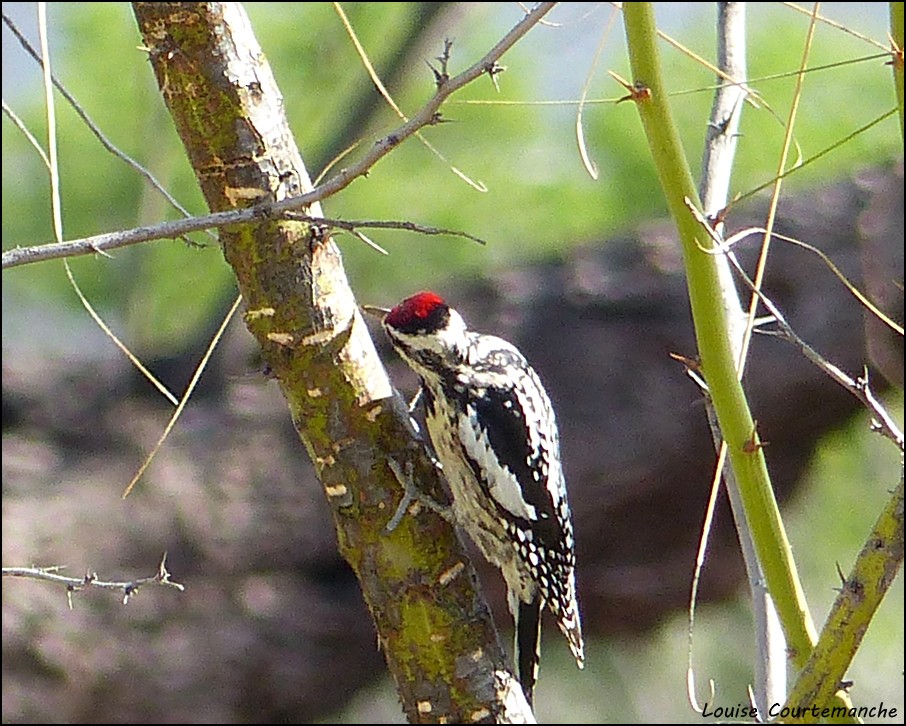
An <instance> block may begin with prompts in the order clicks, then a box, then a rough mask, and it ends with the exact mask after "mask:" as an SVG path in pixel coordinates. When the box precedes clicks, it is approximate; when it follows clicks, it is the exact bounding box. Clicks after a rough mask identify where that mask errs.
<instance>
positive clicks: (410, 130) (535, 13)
mask: <svg viewBox="0 0 906 726" xmlns="http://www.w3.org/2000/svg"><path fill="white" fill-rule="evenodd" d="M556 4H557V3H552V2H548V3H539V4H538V5H537V6H535V7H534V8H533V9H532V10H531V11H530V12H529V13H528V14H527V15H526V16H525V17H524V18H522V20H520V21H519V22H518V23H516V25H515V26H514V27H513V28H512V29H511V30H510V31H509V32H508V33H507V34H506V35H504V36H503V38H501V39H500V41H499V42H498V43H497V44H496V45H495V46H494V47H493V48H491V50H490V51H488V52H487V53H486V54H485V55H484V56H483V57H482V58H481V59H480V60H479V61H477V62H476V63H474V64H472V65H471V66H469V68H467V69H466V70H465V71H463V72H462V73H460V74H459V75H457V76H454V77H453V78H450V79H449V80H446V81H445V82H444V83H442V84H439V85H438V86H437V90H436V91H435V93H434V95H433V96H432V97H431V99H430V100H429V101H428V102H427V103H426V104H425V105H424V106H423V107H422V109H421V110H420V111H419V112H418V113H417V114H415V116H413V117H412V118H411V119H410V120H409V121H407V122H406V123H404V124H403V125H402V126H400V127H399V128H397V129H396V130H395V131H393V132H392V133H390V134H388V135H386V136H384V137H383V138H381V139H378V141H376V142H375V143H374V144H373V145H372V147H371V149H369V151H368V152H367V153H366V154H365V155H364V156H363V157H362V158H361V159H359V161H357V162H356V163H355V164H352V165H351V166H349V167H347V168H345V169H341V170H340V171H338V172H337V173H336V174H334V175H333V176H332V177H330V179H328V180H327V181H326V182H324V183H323V184H321V185H319V186H317V187H315V188H314V189H313V190H312V191H310V192H307V193H305V194H300V195H298V196H294V197H288V198H286V199H283V200H281V201H278V202H266V203H263V204H260V205H258V206H255V207H249V208H246V209H237V210H231V211H228V212H218V213H215V214H209V215H205V216H202V217H194V218H190V219H185V220H178V221H174V222H164V223H162V224H156V225H149V226H145V227H137V228H134V229H131V230H124V231H120V232H109V233H106V234H100V235H95V236H92V237H85V238H83V239H79V240H70V241H67V242H60V243H54V244H46V245H39V246H36V247H19V248H17V249H12V250H8V251H6V252H4V253H3V257H2V267H3V269H6V268H7V267H17V266H19V265H27V264H29V263H32V262H39V261H42V260H49V259H55V258H60V257H76V256H78V255H88V254H93V253H96V252H101V251H102V250H111V249H116V248H118V247H126V246H128V245H133V244H138V243H139V242H150V241H152V240H158V239H173V238H175V237H180V236H182V235H184V234H188V233H189V232H197V231H199V230H203V229H210V228H212V227H223V226H226V225H230V224H240V223H245V222H252V221H260V220H263V219H268V218H271V217H274V216H275V215H278V214H282V213H283V212H287V211H291V210H297V209H301V208H304V207H308V206H311V205H312V204H314V203H316V202H320V201H322V200H324V199H327V198H328V197H331V196H333V195H334V194H336V193H337V192H339V191H341V190H343V189H345V188H346V187H347V186H349V185H350V184H351V183H352V182H353V181H355V180H356V179H358V178H359V177H361V176H365V175H366V174H367V173H368V172H369V170H370V169H371V168H372V167H373V166H374V165H375V164H377V162H378V161H380V160H381V159H382V158H383V157H384V156H386V155H387V154H388V153H390V151H392V150H393V149H394V148H396V147H397V146H399V145H400V144H401V143H402V142H403V141H405V140H406V139H408V138H409V137H410V136H413V135H414V134H415V133H416V132H417V131H419V130H420V129H423V128H425V127H426V126H434V125H437V124H438V123H439V122H440V120H441V116H440V113H439V109H440V107H441V106H442V105H443V103H444V102H445V101H446V100H447V99H448V98H449V97H450V96H452V95H453V94H454V93H455V92H456V91H458V90H460V89H461V88H463V87H464V86H466V85H468V84H469V83H471V82H472V81H474V80H475V79H477V78H480V77H481V76H483V75H485V74H486V73H491V72H495V71H496V69H497V68H498V66H497V61H498V60H499V59H500V58H501V56H503V54H504V53H506V51H508V50H509V49H510V48H511V47H512V46H513V45H514V44H515V43H516V41H518V40H519V39H520V38H521V37H522V36H524V35H525V34H526V33H527V32H528V31H529V30H531V29H532V27H534V26H535V25H536V24H537V23H538V22H539V21H540V20H541V18H543V17H544V15H546V14H547V13H548V12H549V11H550V10H551V9H552V8H553V7H554V6H555V5H556Z"/></svg>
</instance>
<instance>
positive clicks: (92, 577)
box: [3, 552, 186, 610]
mask: <svg viewBox="0 0 906 726" xmlns="http://www.w3.org/2000/svg"><path fill="white" fill-rule="evenodd" d="M60 569H61V568H60V567H4V568H3V577H27V578H29V579H31V580H43V581H44V582H53V583H56V584H58V585H66V597H67V599H68V600H69V609H70V610H72V593H74V592H78V591H79V590H85V589H87V588H89V587H97V588H100V589H102V590H118V591H121V592H122V593H123V605H127V604H128V603H129V598H130V597H132V596H133V595H134V594H135V593H136V592H138V589H139V588H140V587H141V586H142V585H148V584H151V583H155V584H158V585H166V586H167V587H174V588H176V589H177V590H179V591H180V592H183V591H184V590H185V589H186V588H185V586H184V585H181V584H180V583H178V582H173V581H172V580H171V579H170V572H169V571H168V570H167V553H166V552H164V555H163V557H161V560H160V565H158V567H157V572H156V573H154V574H153V575H151V576H149V577H140V578H138V579H136V580H127V581H109V582H108V581H106V580H101V579H99V578H98V575H97V573H96V572H92V571H90V570H89V571H88V572H87V573H86V574H85V576H84V577H65V576H64V575H60V574H57V573H58V570H60Z"/></svg>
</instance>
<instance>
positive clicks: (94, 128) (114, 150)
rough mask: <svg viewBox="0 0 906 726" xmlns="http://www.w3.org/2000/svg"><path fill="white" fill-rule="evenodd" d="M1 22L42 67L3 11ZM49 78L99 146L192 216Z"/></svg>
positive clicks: (185, 214) (71, 97) (63, 89)
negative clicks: (99, 143) (98, 142)
mask: <svg viewBox="0 0 906 726" xmlns="http://www.w3.org/2000/svg"><path fill="white" fill-rule="evenodd" d="M3 22H4V23H6V26H7V27H8V28H9V29H10V31H11V32H12V33H13V35H15V36H16V38H17V39H18V41H19V43H21V45H22V47H23V48H24V49H25V52H26V53H28V54H29V55H30V56H31V57H32V58H34V59H35V62H36V63H37V64H38V65H39V66H41V68H44V60H43V59H42V57H41V54H40V53H38V51H37V50H35V48H34V47H32V45H31V43H29V42H28V39H27V38H26V37H25V36H24V35H23V34H22V31H21V30H19V28H18V27H16V24H15V23H14V22H13V21H12V18H10V17H9V16H8V15H7V14H6V13H3ZM50 78H51V81H52V82H53V85H54V87H55V88H56V89H57V90H58V91H59V92H60V93H61V94H62V96H63V98H65V99H66V101H67V102H68V103H69V105H70V106H72V110H73V111H75V112H76V114H77V115H78V116H79V118H81V119H82V121H84V122H85V125H86V126H87V127H88V130H89V131H91V133H93V134H94V135H95V137H97V140H98V141H100V142H101V146H103V147H104V148H105V149H107V151H109V152H110V153H111V154H113V155H114V156H116V157H117V158H119V159H122V160H123V161H124V162H126V163H127V164H128V165H129V166H131V167H132V168H133V169H135V171H137V172H138V173H139V174H141V175H142V176H143V177H145V179H146V180H147V181H148V183H149V184H151V186H153V187H154V188H155V189H157V191H158V192H160V193H161V194H162V195H163V196H164V198H165V199H166V200H167V201H168V202H169V203H170V204H171V205H172V206H173V207H174V208H175V209H177V210H179V212H180V213H182V214H183V216H185V217H191V216H192V215H191V213H190V212H189V211H188V210H187V209H186V208H185V207H183V206H182V205H181V204H180V203H179V202H177V201H176V199H175V198H174V197H173V195H171V194H170V192H168V191H167V190H166V189H164V186H163V185H162V184H161V183H160V182H159V181H157V179H156V178H155V177H154V175H153V174H152V173H151V172H150V171H148V169H146V168H145V167H144V166H142V165H141V164H139V163H138V162H137V161H136V160H135V159H133V158H132V157H131V156H129V155H128V154H127V153H126V152H125V151H123V150H122V149H120V148H118V147H117V146H116V145H115V144H114V143H113V142H112V141H110V139H108V138H107V136H106V135H105V134H104V132H103V131H101V128H100V126H98V125H97V124H96V123H95V122H94V121H92V119H91V117H90V116H89V115H88V112H87V111H85V109H84V108H82V106H81V104H79V102H78V101H76V99H75V97H74V96H73V95H72V94H71V93H70V92H69V91H68V90H67V89H66V86H64V85H63V84H62V83H61V82H60V80H59V79H58V78H57V77H56V76H54V75H51V77H50Z"/></svg>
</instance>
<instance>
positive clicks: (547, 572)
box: [383, 292, 585, 703]
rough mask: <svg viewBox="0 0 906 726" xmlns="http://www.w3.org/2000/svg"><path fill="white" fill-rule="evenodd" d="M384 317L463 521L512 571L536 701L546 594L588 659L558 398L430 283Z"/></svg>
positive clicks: (518, 654)
mask: <svg viewBox="0 0 906 726" xmlns="http://www.w3.org/2000/svg"><path fill="white" fill-rule="evenodd" d="M383 325H384V329H385V330H386V331H387V334H388V336H389V337H390V340H391V342H392V343H393V346H394V347H395V348H396V350H397V351H398V352H399V354H400V355H401V356H402V358H403V360H405V361H406V363H407V364H408V365H409V366H410V367H411V368H412V369H413V370H414V371H415V372H416V373H417V374H418V375H419V376H420V378H421V384H422V399H423V402H424V406H425V417H426V423H427V428H428V434H429V436H430V437H431V443H432V444H433V446H434V450H435V453H436V455H437V458H438V460H439V462H440V464H441V466H442V468H443V473H444V476H445V477H446V479H447V482H448V483H449V485H450V490H451V492H452V494H453V512H454V517H455V521H456V523H457V524H458V525H459V526H461V527H462V528H463V529H465V530H466V532H468V534H469V536H470V537H471V538H472V540H473V541H474V542H475V544H476V545H477V546H478V548H479V549H480V550H481V552H482V554H483V555H484V556H485V558H486V559H487V560H488V561H489V562H490V563H491V564H493V565H495V566H496V567H498V568H499V569H500V571H501V572H502V573H503V577H504V579H505V580H506V584H507V592H508V602H509V608H510V612H512V614H513V617H514V619H515V622H516V647H515V660H516V669H517V674H518V677H519V680H520V682H521V684H522V687H523V690H524V691H525V695H526V698H527V699H528V701H529V703H531V702H532V695H533V691H534V686H535V681H536V679H537V671H538V660H539V657H540V652H539V647H540V636H541V611H542V606H543V605H544V604H545V603H546V604H547V607H548V608H549V609H550V610H551V612H552V613H553V614H554V616H555V617H556V619H557V624H558V625H559V626H560V630H562V631H563V634H564V635H565V636H566V639H567V641H568V642H569V647H570V648H571V649H572V652H573V655H575V657H576V663H577V664H578V666H579V667H580V668H582V667H583V666H584V663H585V655H584V644H583V640H582V626H581V622H580V618H579V606H578V602H577V600H576V577H575V566H576V552H575V540H574V538H573V527H572V521H571V518H570V509H569V503H568V501H567V496H566V485H565V482H564V479H563V468H562V466H561V463H560V443H559V435H558V432H557V423H556V420H555V418H554V411H553V408H552V407H551V402H550V399H549V398H548V396H547V393H546V392H545V390H544V387H543V386H542V385H541V381H540V380H539V379H538V376H537V374H536V373H535V371H534V370H532V368H531V366H529V364H528V363H527V362H526V360H525V358H524V357H523V356H522V354H521V353H520V352H519V351H518V350H516V348H515V347H514V346H512V345H511V344H509V343H507V342H506V341H505V340H502V339H500V338H497V337H494V336H491V335H481V334H479V333H474V332H471V331H469V330H468V329H467V328H466V325H465V322H463V319H462V317H461V316H460V315H459V313H457V312H456V311H455V310H453V309H451V308H450V307H449V306H448V305H447V304H446V303H445V302H444V301H443V300H442V299H441V298H440V297H438V296H437V295H435V294H434V293H431V292H420V293H418V294H416V295H413V296H411V297H409V298H406V299H405V300H403V301H402V302H401V303H399V304H398V305H397V306H396V307H394V308H393V309H392V310H391V311H390V312H389V313H387V315H385V316H384V319H383Z"/></svg>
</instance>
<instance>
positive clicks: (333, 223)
mask: <svg viewBox="0 0 906 726" xmlns="http://www.w3.org/2000/svg"><path fill="white" fill-rule="evenodd" d="M283 217H284V218H285V219H293V220H296V221H298V222H309V223H310V224H319V225H324V226H325V227H333V228H334V229H343V230H346V231H347V232H353V233H354V232H356V231H357V230H359V229H401V230H405V231H406V232H418V233H419V234H425V235H448V236H450V237H464V238H465V239H470V240H472V241H473V242H477V243H478V244H480V245H486V244H487V242H486V241H485V240H483V239H482V238H481V237H476V236H475V235H473V234H469V233H468V232H460V231H458V230H455V229H443V228H442V227H431V226H426V225H423V224H418V223H416V222H410V221H408V220H404V221H392V220H381V219H364V220H354V219H330V218H328V217H310V216H308V215H307V214H299V213H298V212H285V213H284V214H283Z"/></svg>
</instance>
